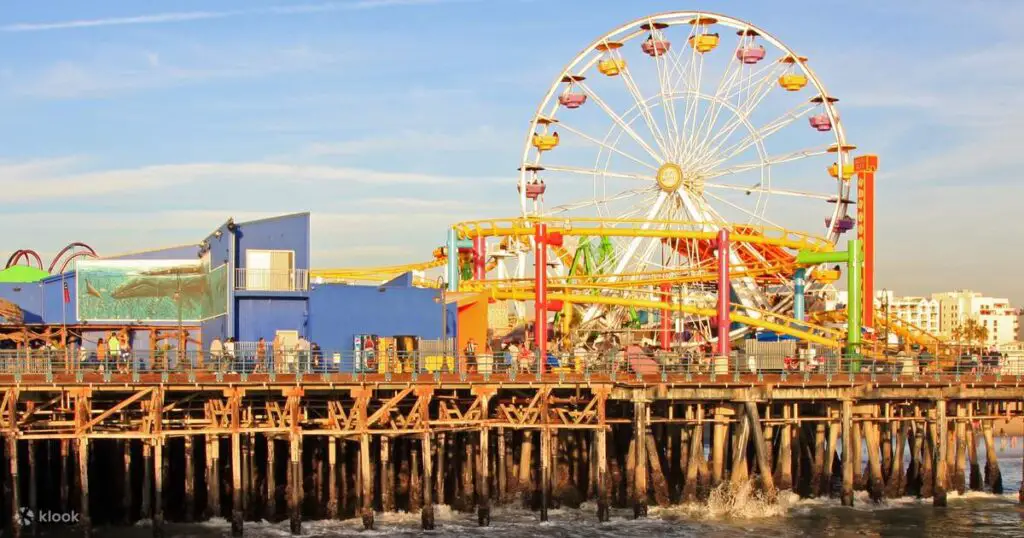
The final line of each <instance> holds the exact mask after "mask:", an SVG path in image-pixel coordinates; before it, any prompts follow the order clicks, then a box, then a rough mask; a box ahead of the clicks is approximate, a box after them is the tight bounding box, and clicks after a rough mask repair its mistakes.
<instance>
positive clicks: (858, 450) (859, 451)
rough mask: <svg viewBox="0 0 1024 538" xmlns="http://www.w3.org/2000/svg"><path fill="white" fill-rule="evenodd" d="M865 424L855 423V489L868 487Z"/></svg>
mask: <svg viewBox="0 0 1024 538" xmlns="http://www.w3.org/2000/svg"><path fill="white" fill-rule="evenodd" d="M864 438H865V430H864V425H863V424H861V423H859V422H854V423H853V453H852V454H853V489H854V490H864V489H867V486H868V483H867V476H866V475H865V474H864Z"/></svg>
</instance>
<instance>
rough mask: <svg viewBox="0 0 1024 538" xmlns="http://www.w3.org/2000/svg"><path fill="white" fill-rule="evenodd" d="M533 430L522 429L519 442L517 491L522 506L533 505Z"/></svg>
mask: <svg viewBox="0 0 1024 538" xmlns="http://www.w3.org/2000/svg"><path fill="white" fill-rule="evenodd" d="M535 433H536V432H535V431H533V430H523V432H522V442H521V443H520V444H519V477H518V481H519V491H520V494H521V497H522V501H523V507H525V508H531V507H532V505H533V497H534V492H535V491H536V486H535V484H534V481H533V466H532V463H531V462H532V461H533V436H534V434H535Z"/></svg>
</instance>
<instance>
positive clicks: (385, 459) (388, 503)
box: [380, 435, 395, 513]
mask: <svg viewBox="0 0 1024 538" xmlns="http://www.w3.org/2000/svg"><path fill="white" fill-rule="evenodd" d="M394 488H395V465H394V461H393V460H392V458H391V438H390V437H388V436H386V435H382V436H380V505H381V510H382V511H383V512H384V513H391V512H394V511H395V490H394Z"/></svg>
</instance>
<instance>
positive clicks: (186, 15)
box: [0, 0, 474, 32]
mask: <svg viewBox="0 0 1024 538" xmlns="http://www.w3.org/2000/svg"><path fill="white" fill-rule="evenodd" d="M468 1H474V0H357V1H351V2H323V3H319V4H297V5H280V6H270V7H262V8H253V9H238V10H227V11H177V12H167V13H153V14H147V15H133V16H125V17H104V18H96V19H75V20H65V21H54V22H22V23H15V24H8V25H6V26H0V31H3V32H45V31H53V30H75V29H83V28H98V27H107V26H131V25H140V24H172V23H182V22H191V21H202V20H212V19H224V18H229V17H245V16H259V15H303V14H311V13H326V12H333V11H350V10H351V11H355V10H369V9H379V8H386V7H397V6H416V5H429V4H451V3H457V2H468Z"/></svg>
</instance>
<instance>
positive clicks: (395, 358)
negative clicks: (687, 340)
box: [0, 346, 1024, 384]
mask: <svg viewBox="0 0 1024 538" xmlns="http://www.w3.org/2000/svg"><path fill="white" fill-rule="evenodd" d="M154 374H156V375H159V376H161V379H163V380H166V379H168V378H169V376H171V375H182V376H187V378H188V379H189V380H195V379H197V378H198V377H199V376H216V377H217V378H218V380H221V379H223V377H224V376H233V377H232V379H239V380H240V381H245V380H247V379H248V378H249V376H254V375H260V376H269V378H270V380H274V379H276V378H277V377H278V376H295V379H296V381H298V380H300V379H302V378H303V377H304V376H306V377H321V378H323V379H325V380H326V379H332V380H333V379H337V380H339V381H350V380H351V381H361V380H368V379H369V380H373V381H379V380H381V379H383V380H391V379H393V378H395V379H408V380H412V381H416V380H421V378H423V377H424V376H427V377H428V378H429V377H433V378H434V379H435V380H437V381H441V380H442V378H443V379H444V380H445V382H449V381H452V379H453V378H454V379H456V380H461V381H467V380H469V381H472V382H479V381H491V380H492V379H494V380H498V381H509V382H516V381H522V382H533V381H541V380H543V381H546V382H550V381H565V380H576V381H585V380H590V379H591V378H593V377H598V378H599V379H602V380H609V381H612V382H623V383H630V382H636V381H642V382H645V383H647V382H673V383H689V382H693V383H705V382H725V383H728V382H744V383H757V382H785V381H787V380H800V379H803V380H815V381H817V382H820V381H822V380H824V381H828V382H831V381H834V382H836V383H851V382H853V383H889V382H891V383H897V384H904V383H911V382H919V383H933V382H942V383H959V382H964V383H970V382H974V381H977V380H981V379H986V380H993V379H994V380H995V381H1005V382H1016V383H1019V382H1020V381H1021V378H1022V377H1024V358H1015V357H1005V356H1003V357H999V358H995V357H994V356H990V357H984V356H963V357H960V358H958V359H956V360H953V361H949V360H942V361H939V360H936V359H934V358H931V357H929V356H928V355H920V356H917V355H915V356H898V357H891V358H886V359H879V358H868V357H863V356H844V355H841V354H838V353H836V354H832V353H829V352H824V353H821V354H816V355H814V356H808V355H806V354H805V356H803V357H800V356H790V355H784V356H783V355H772V354H768V355H758V354H747V353H743V352H733V353H732V354H731V355H730V356H728V357H716V356H712V355H703V354H700V353H677V352H661V351H654V352H644V353H639V352H634V351H628V352H627V351H622V350H619V351H610V352H603V353H599V352H556V353H549V354H548V356H547V357H545V358H544V359H543V360H542V359H541V357H539V356H538V355H537V354H536V353H531V352H525V353H523V352H519V353H515V352H511V353H510V352H505V351H500V352H497V353H479V354H473V355H465V354H458V355H456V354H443V353H438V352H434V353H431V352H412V353H404V352H398V353H392V354H389V355H388V356H386V357H385V356H382V355H380V354H378V353H374V352H368V351H362V352H353V351H344V352H342V351H322V350H317V349H312V350H309V351H306V350H298V349H285V350H281V351H278V352H274V351H273V350H272V349H269V346H268V349H267V350H265V351H264V352H257V351H255V350H253V349H237V350H236V351H235V352H221V353H202V352H198V351H187V352H178V351H176V350H166V351H157V352H155V353H150V352H148V351H145V352H138V351H136V352H131V353H123V354H118V355H106V356H98V355H97V354H96V352H95V351H90V350H85V351H81V350H79V351H74V352H65V351H63V350H19V351H0V379H2V377H4V376H14V377H15V378H16V379H21V378H22V377H23V376H26V375H34V376H43V377H45V379H46V380H48V381H52V380H53V379H54V376H56V375H64V376H67V375H73V376H74V377H75V378H76V379H78V380H80V381H81V380H83V379H84V378H85V376H90V382H95V381H96V379H95V376H96V375H100V376H101V377H102V380H103V381H117V382H124V378H125V377H130V378H131V379H132V380H133V381H139V380H140V379H141V377H142V376H152V375H154ZM115 376H116V379H115ZM238 376H240V378H239V377H238ZM289 379H291V377H289ZM147 380H152V379H151V378H149V377H147Z"/></svg>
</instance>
